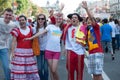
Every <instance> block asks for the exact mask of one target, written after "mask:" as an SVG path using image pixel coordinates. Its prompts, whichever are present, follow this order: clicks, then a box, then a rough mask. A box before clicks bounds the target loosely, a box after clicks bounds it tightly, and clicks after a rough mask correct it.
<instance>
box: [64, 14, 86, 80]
mask: <svg viewBox="0 0 120 80" xmlns="http://www.w3.org/2000/svg"><path fill="white" fill-rule="evenodd" d="M68 18H70V19H71V24H70V25H67V26H66V27H65V29H64V31H63V35H62V40H64V41H65V48H66V50H67V63H66V66H67V71H68V80H74V72H75V71H76V80H82V78H83V70H84V53H85V48H84V46H85V45H86V42H85V40H86V37H85V36H86V33H85V30H86V27H85V26H83V25H80V23H79V22H82V20H83V19H82V18H81V17H80V16H79V15H78V14H77V13H73V14H69V15H68Z"/></svg>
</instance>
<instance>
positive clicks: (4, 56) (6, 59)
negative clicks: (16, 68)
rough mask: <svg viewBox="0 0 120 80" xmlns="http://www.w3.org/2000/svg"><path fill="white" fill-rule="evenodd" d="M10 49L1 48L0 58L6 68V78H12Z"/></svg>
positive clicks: (6, 79)
mask: <svg viewBox="0 0 120 80" xmlns="http://www.w3.org/2000/svg"><path fill="white" fill-rule="evenodd" d="M8 53H9V52H8V49H7V48H5V49H0V59H1V62H2V67H3V70H4V75H5V80H10V69H9V57H8Z"/></svg>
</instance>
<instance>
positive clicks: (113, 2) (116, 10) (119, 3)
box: [109, 0, 120, 19]
mask: <svg viewBox="0 0 120 80" xmlns="http://www.w3.org/2000/svg"><path fill="white" fill-rule="evenodd" d="M109 3H110V13H111V15H112V16H113V18H116V19H120V0H109Z"/></svg>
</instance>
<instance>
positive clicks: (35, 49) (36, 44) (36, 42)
mask: <svg viewBox="0 0 120 80" xmlns="http://www.w3.org/2000/svg"><path fill="white" fill-rule="evenodd" d="M32 49H33V53H34V55H35V56H38V55H40V46H39V40H38V37H37V38H34V39H33V42H32Z"/></svg>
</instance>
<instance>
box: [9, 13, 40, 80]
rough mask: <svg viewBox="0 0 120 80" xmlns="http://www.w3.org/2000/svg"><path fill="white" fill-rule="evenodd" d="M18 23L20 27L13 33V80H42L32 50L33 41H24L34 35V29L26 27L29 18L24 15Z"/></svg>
mask: <svg viewBox="0 0 120 80" xmlns="http://www.w3.org/2000/svg"><path fill="white" fill-rule="evenodd" d="M18 21H19V25H20V27H19V28H14V29H13V30H12V31H11V34H12V36H13V39H12V45H11V54H12V60H11V64H12V67H11V80H40V78H39V75H38V69H37V64H36V60H35V57H34V54H33V50H32V40H29V41H24V38H28V37H31V36H32V35H33V32H32V28H31V26H26V22H27V18H26V17H25V16H24V15H20V16H19V18H18ZM9 80H10V79H9Z"/></svg>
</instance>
